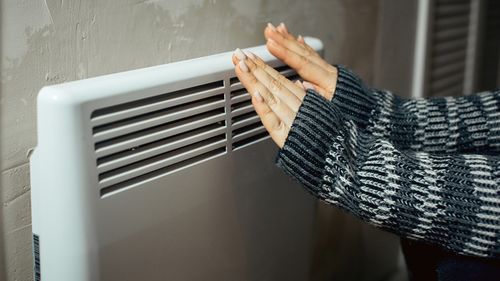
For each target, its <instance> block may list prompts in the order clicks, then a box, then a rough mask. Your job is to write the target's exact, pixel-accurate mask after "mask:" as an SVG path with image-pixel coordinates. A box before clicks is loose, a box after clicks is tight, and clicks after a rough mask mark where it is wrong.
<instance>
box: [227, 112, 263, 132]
mask: <svg viewBox="0 0 500 281" xmlns="http://www.w3.org/2000/svg"><path fill="white" fill-rule="evenodd" d="M240 116H248V117H245V118H244V119H241V120H239V121H237V122H234V121H233V131H234V130H237V129H239V128H241V127H245V126H248V125H250V124H253V123H258V122H260V119H259V116H257V113H255V112H249V113H248V115H247V114H245V115H240ZM240 116H238V117H240ZM233 135H234V133H233Z"/></svg>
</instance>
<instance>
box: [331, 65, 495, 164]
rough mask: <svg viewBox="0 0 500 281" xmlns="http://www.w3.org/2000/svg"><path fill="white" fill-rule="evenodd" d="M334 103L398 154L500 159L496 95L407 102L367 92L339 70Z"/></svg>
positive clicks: (351, 75)
mask: <svg viewBox="0 0 500 281" xmlns="http://www.w3.org/2000/svg"><path fill="white" fill-rule="evenodd" d="M338 70H339V77H338V81H337V89H336V91H335V95H334V98H333V100H332V102H333V103H334V104H336V105H337V106H338V107H339V109H340V110H341V112H342V113H343V114H345V115H347V116H348V118H349V119H352V120H354V121H355V122H356V123H357V124H358V125H359V126H360V127H368V128H369V129H370V130H371V133H373V134H374V135H375V136H378V137H384V138H387V139H389V140H390V141H391V142H392V143H393V144H394V145H396V146H398V147H400V148H402V149H412V150H417V151H426V152H433V153H450V152H461V153H481V154H484V153H491V154H496V155H500V90H497V91H493V92H484V93H479V94H475V95H471V96H461V97H444V98H430V99H405V98H402V97H399V96H397V95H394V94H392V93H391V92H389V91H382V90H377V89H370V88H368V87H366V86H365V85H364V84H363V83H362V81H361V80H360V79H359V77H358V76H357V75H356V74H354V73H353V72H351V71H349V70H348V69H346V68H344V67H342V66H338Z"/></svg>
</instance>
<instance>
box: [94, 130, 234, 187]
mask: <svg viewBox="0 0 500 281" xmlns="http://www.w3.org/2000/svg"><path fill="white" fill-rule="evenodd" d="M225 145H226V136H225V134H223V135H219V136H215V137H212V138H210V139H207V140H203V141H201V142H197V143H194V144H190V145H187V146H184V147H181V148H179V149H175V150H172V151H169V152H166V153H163V154H160V155H157V156H154V157H151V158H147V159H144V160H141V161H138V162H135V163H132V164H129V165H126V166H123V167H120V168H118V169H114V170H111V171H107V172H104V173H101V174H99V185H100V186H101V188H105V187H108V186H111V185H115V184H119V183H121V182H124V181H127V180H130V179H132V178H135V177H138V176H141V175H143V174H146V173H150V172H153V171H155V170H158V169H161V168H164V167H167V166H171V165H174V164H176V163H179V162H181V161H184V160H188V159H190V158H193V157H196V156H199V155H201V154H204V153H207V152H210V151H213V150H217V149H219V148H221V147H225Z"/></svg>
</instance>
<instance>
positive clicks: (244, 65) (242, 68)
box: [238, 60, 250, 72]
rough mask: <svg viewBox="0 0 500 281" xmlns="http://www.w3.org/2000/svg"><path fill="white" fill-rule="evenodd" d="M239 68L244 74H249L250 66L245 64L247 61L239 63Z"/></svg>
mask: <svg viewBox="0 0 500 281" xmlns="http://www.w3.org/2000/svg"><path fill="white" fill-rule="evenodd" d="M238 66H239V67H240V69H241V70H242V71H243V72H249V71H250V70H249V69H248V66H247V65H246V64H245V61H244V60H240V62H239V63H238Z"/></svg>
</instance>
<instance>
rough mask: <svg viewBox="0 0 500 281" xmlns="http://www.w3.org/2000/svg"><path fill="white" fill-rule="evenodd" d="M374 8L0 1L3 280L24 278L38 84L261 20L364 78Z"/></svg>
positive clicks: (170, 51)
mask: <svg viewBox="0 0 500 281" xmlns="http://www.w3.org/2000/svg"><path fill="white" fill-rule="evenodd" d="M377 8H378V1H373V0H310V1H291V0H290V1H285V0H279V1H266V0H253V1H250V0H234V1H229V0H185V1H178V0H145V1H139V0H108V1H97V0H95V1H94V0H74V1H67V0H3V1H1V53H2V60H1V88H0V89H1V98H0V110H1V115H0V118H1V119H0V120H1V121H0V122H1V137H0V142H1V147H0V149H1V170H2V176H1V178H2V181H1V183H2V184H1V194H2V196H0V199H1V200H2V205H1V208H2V209H1V212H0V223H2V224H3V236H4V239H5V261H6V267H5V269H6V273H7V280H9V281H10V280H31V278H32V273H31V267H32V266H31V264H32V260H31V217H30V183H29V164H28V158H27V154H28V151H29V150H30V149H31V148H33V147H35V146H36V122H35V121H36V103H35V100H36V95H37V92H38V91H39V89H40V88H41V87H43V86H44V85H49V84H55V83H62V82H66V81H72V80H76V79H83V78H87V77H93V76H98V75H102V74H108V73H113V72H119V71H124V70H130V69H135V68H142V67H147V66H152V65H158V64H164V63H169V62H173V61H179V60H184V59H189V58H195V57H200V56H205V55H210V54H214V53H219V52H223V51H229V50H233V49H235V48H236V47H240V48H241V47H250V46H254V45H259V44H263V43H264V40H263V35H262V30H263V28H264V26H265V24H266V23H267V22H269V21H270V22H273V23H275V24H277V23H279V22H281V21H284V22H286V23H287V24H288V26H289V28H290V29H291V31H293V32H295V33H299V34H302V35H310V36H315V37H318V38H321V39H322V40H323V42H324V44H325V50H326V52H325V56H326V58H327V60H328V61H330V62H335V63H342V64H346V65H349V66H350V67H351V68H353V69H354V70H356V71H357V72H358V73H359V74H361V76H362V77H363V78H364V79H365V80H366V81H371V80H372V75H373V56H374V46H375V36H376V26H377ZM60 137H64V136H60ZM2 214H3V222H2V218H1V217H2V216H1V215H2ZM337 216H338V215H336V216H334V217H337ZM325 217H328V220H330V219H331V216H325ZM344 220H345V218H343V219H342V221H344ZM344 225H346V226H347V227H346V229H350V230H343V231H350V232H353V233H354V232H356V233H358V232H359V231H360V229H361V227H360V226H359V223H357V222H350V223H344ZM353 225H356V226H353ZM0 230H2V228H0ZM336 231H338V230H336ZM347 233H348V232H346V233H344V234H342V235H340V236H344V235H348V234H347ZM358 236H360V235H358ZM361 236H362V235H361ZM361 236H360V237H361ZM1 237H2V236H0V238H1ZM360 239H361V238H360ZM0 249H1V248H0ZM346 250H347V249H346ZM0 254H1V253H0ZM0 260H1V258H0ZM0 267H1V265H0ZM0 272H1V270H0ZM0 279H1V276H0Z"/></svg>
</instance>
